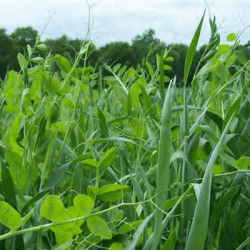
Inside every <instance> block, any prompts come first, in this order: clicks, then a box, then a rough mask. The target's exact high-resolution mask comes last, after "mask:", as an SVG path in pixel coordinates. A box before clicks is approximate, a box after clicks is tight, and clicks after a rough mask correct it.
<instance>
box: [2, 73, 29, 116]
mask: <svg viewBox="0 0 250 250" xmlns="http://www.w3.org/2000/svg"><path fill="white" fill-rule="evenodd" d="M23 89H24V83H23V77H22V75H20V74H18V73H17V72H15V71H13V70H11V71H9V73H8V80H7V82H6V84H5V86H4V91H3V92H4V97H5V101H6V102H7V106H4V110H6V111H7V112H11V113H17V112H19V111H20V107H19V105H20V102H21V95H22V92H23Z"/></svg>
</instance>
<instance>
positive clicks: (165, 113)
mask: <svg viewBox="0 0 250 250" xmlns="http://www.w3.org/2000/svg"><path fill="white" fill-rule="evenodd" d="M172 84H173V83H172V82H171V83H170V85H169V87H168V91H167V94H166V97H165V101H164V104H163V110H162V125H161V133H160V140H159V154H158V167H157V177H156V178H157V179H156V205H157V210H156V214H155V225H154V234H155V238H154V243H153V247H152V250H154V249H156V248H157V246H158V244H159V242H160V238H161V234H160V233H161V223H162V219H163V212H162V210H164V208H165V203H166V200H167V195H168V188H169V175H170V158H171V147H172V144H171V108H172V96H173V94H172V92H173V91H172Z"/></svg>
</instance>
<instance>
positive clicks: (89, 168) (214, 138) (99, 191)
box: [0, 15, 250, 250]
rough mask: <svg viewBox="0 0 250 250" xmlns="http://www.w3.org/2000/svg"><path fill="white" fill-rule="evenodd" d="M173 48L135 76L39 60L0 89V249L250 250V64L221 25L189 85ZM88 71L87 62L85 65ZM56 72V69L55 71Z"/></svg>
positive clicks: (120, 69) (30, 51) (30, 54)
mask: <svg viewBox="0 0 250 250" xmlns="http://www.w3.org/2000/svg"><path fill="white" fill-rule="evenodd" d="M203 21H204V15H203V17H202V19H201V21H200V23H199V25H198V27H197V29H196V31H195V34H194V36H193V39H192V41H191V44H190V47H189V50H188V53H187V56H186V61H185V67H184V68H185V70H184V79H183V87H182V88H177V87H176V85H175V79H169V78H168V77H167V72H168V70H170V69H171V67H170V66H169V65H168V62H170V61H172V60H174V58H172V57H170V56H169V55H168V53H169V51H168V50H167V49H166V50H165V51H163V52H162V53H161V54H158V55H157V56H156V58H155V65H153V64H150V63H149V61H148V60H147V58H144V59H143V61H142V62H141V64H140V65H138V67H137V68H136V69H134V68H126V66H123V65H120V64H117V65H112V66H111V65H105V69H106V70H107V71H108V72H109V76H105V77H102V74H101V72H100V71H99V70H98V69H96V68H94V67H92V66H90V65H87V59H88V56H89V55H90V53H91V51H92V47H91V43H90V42H88V40H87V39H86V41H85V42H83V44H82V47H81V49H80V51H79V52H78V53H77V54H76V58H75V61H74V63H71V62H70V61H69V60H68V59H66V58H65V57H63V56H61V55H59V54H56V55H51V54H49V53H48V54H47V55H46V57H45V58H42V57H34V54H35V53H36V52H37V51H41V50H44V51H46V49H47V48H46V46H45V45H44V44H41V43H40V37H38V38H37V41H36V44H35V46H34V47H33V48H31V47H30V46H28V48H27V55H23V54H18V61H19V64H20V67H21V71H20V72H15V71H12V70H10V71H9V72H8V75H7V77H6V80H5V82H2V83H1V86H0V157H1V162H0V164H1V168H0V249H1V250H9V249H13V250H17V249H18V250H22V249H27V250H33V249H39V250H45V249H46V250H47V249H52V250H66V249H72V250H73V249H78V250H80V249H93V250H95V249H109V250H124V249H125V250H133V249H138V250H156V249H162V250H174V249H177V250H184V249H185V250H203V249H205V250H215V249H217V250H231V249H232V250H235V249H237V250H240V249H250V216H249V215H250V213H249V211H250V184H249V183H250V182H249V181H250V178H249V174H250V170H249V166H250V132H249V131H250V74H249V72H250V62H248V61H246V60H245V58H244V55H242V54H240V53H238V51H237V45H238V44H239V37H238V36H237V35H235V34H234V33H231V34H229V35H228V36H227V44H220V35H219V34H218V30H217V26H216V23H215V19H212V18H210V19H209V21H210V26H211V37H210V40H209V41H208V43H207V47H206V50H205V52H204V54H203V56H202V58H201V61H200V63H199V64H198V67H197V69H196V73H195V75H194V78H193V80H192V83H191V86H187V81H188V77H189V71H190V68H191V65H192V61H193V58H194V53H195V51H196V48H197V44H198V40H199V37H200V32H201V29H202V24H203ZM79 63H82V64H83V67H80V66H79V65H80V64H79ZM55 69H58V70H55Z"/></svg>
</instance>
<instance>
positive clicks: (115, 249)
mask: <svg viewBox="0 0 250 250" xmlns="http://www.w3.org/2000/svg"><path fill="white" fill-rule="evenodd" d="M109 250H125V248H124V245H123V244H122V243H120V242H114V243H112V245H111V246H110V248H109Z"/></svg>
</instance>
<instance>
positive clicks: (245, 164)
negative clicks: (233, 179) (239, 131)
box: [235, 156, 250, 170]
mask: <svg viewBox="0 0 250 250" xmlns="http://www.w3.org/2000/svg"><path fill="white" fill-rule="evenodd" d="M235 167H236V168H237V169H239V170H242V169H247V168H249V167H250V157H247V156H243V157H241V158H240V159H238V160H237V161H236V162H235Z"/></svg>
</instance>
